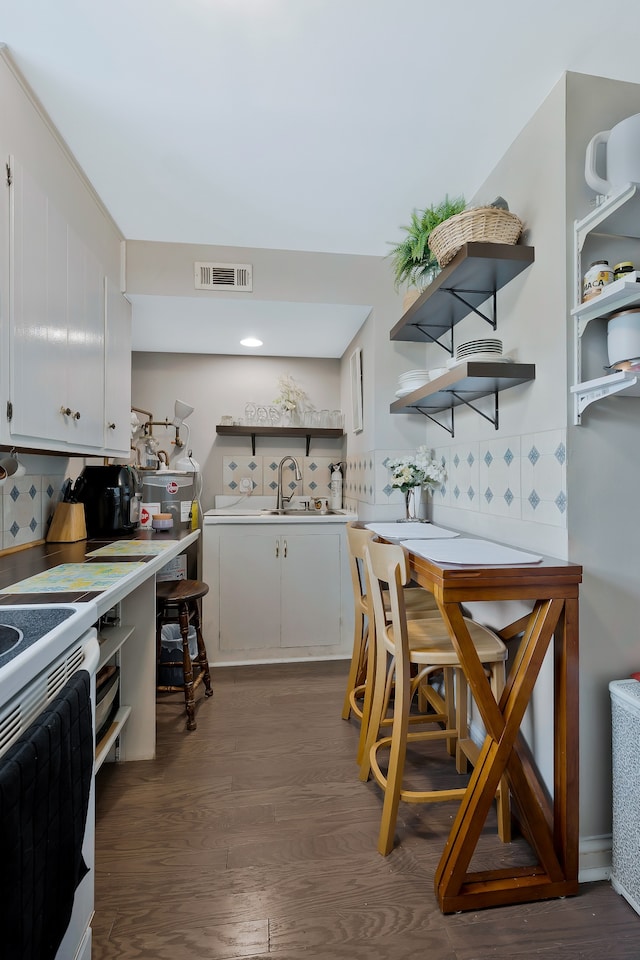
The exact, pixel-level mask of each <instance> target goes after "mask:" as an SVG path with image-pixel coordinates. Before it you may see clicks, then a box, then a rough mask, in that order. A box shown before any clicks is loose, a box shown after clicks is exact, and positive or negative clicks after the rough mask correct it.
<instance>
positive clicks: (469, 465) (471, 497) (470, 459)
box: [447, 441, 480, 510]
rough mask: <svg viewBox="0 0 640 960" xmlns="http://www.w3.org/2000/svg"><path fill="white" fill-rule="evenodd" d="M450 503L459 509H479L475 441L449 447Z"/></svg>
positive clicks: (476, 445) (476, 444) (477, 452)
mask: <svg viewBox="0 0 640 960" xmlns="http://www.w3.org/2000/svg"><path fill="white" fill-rule="evenodd" d="M447 473H448V476H449V480H448V484H449V488H450V490H449V493H450V498H451V499H450V505H451V506H452V507H458V508H459V509H461V510H480V506H479V502H480V501H479V498H480V449H479V444H478V443H477V442H476V441H473V442H466V443H461V444H455V445H454V446H452V447H450V448H449V461H448V464H447Z"/></svg>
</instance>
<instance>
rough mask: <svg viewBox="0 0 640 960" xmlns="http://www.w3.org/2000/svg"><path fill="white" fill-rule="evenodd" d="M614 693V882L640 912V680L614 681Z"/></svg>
mask: <svg viewBox="0 0 640 960" xmlns="http://www.w3.org/2000/svg"><path fill="white" fill-rule="evenodd" d="M609 693H610V695H611V748H612V773H613V829H612V837H613V843H612V857H611V885H612V887H613V889H614V890H615V891H616V892H617V893H620V894H622V896H623V897H624V898H625V900H628V902H629V903H630V904H631V906H632V907H633V909H634V910H635V911H636V913H640V682H638V680H614V681H613V682H612V683H610V684H609Z"/></svg>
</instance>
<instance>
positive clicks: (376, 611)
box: [360, 542, 511, 856]
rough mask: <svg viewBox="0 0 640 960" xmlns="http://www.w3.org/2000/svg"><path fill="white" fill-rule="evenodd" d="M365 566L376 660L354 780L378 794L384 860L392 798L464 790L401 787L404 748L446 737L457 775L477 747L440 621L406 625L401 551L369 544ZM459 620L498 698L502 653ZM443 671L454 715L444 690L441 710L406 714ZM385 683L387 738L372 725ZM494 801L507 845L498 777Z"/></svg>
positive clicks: (461, 680) (435, 798)
mask: <svg viewBox="0 0 640 960" xmlns="http://www.w3.org/2000/svg"><path fill="white" fill-rule="evenodd" d="M366 564H367V586H368V589H369V590H370V593H371V600H372V606H373V616H374V621H375V636H376V639H375V643H376V660H377V663H376V671H375V686H374V691H373V701H372V705H371V712H370V717H369V724H368V729H367V736H366V744H365V749H364V756H363V759H362V763H361V766H360V779H361V780H367V779H368V777H369V774H370V773H371V774H373V777H374V779H375V780H376V782H377V783H378V784H379V786H381V787H382V789H383V791H384V801H383V808H382V819H381V823H380V832H379V835H378V851H379V852H380V853H381V854H382V855H383V856H386V855H387V854H388V853H389V852H390V851H391V849H392V847H393V841H394V832H395V826H396V820H397V815H398V806H399V803H400V801H405V802H408V803H436V802H441V801H447V800H459V799H461V798H462V797H463V796H464V794H465V792H466V788H452V789H445V790H436V789H427V790H406V789H404V788H403V784H402V777H403V772H404V765H405V754H406V749H407V744H408V743H410V742H415V741H419V740H434V739H442V738H444V739H446V740H452V741H453V742H455V743H456V755H457V756H456V759H457V761H458V763H457V769H458V770H459V772H462V770H461V769H460V763H464V764H465V766H466V759H469V760H471V762H472V763H475V762H476V761H477V760H478V757H479V755H480V749H479V748H478V747H477V746H476V745H475V744H474V743H473V741H472V740H471V738H470V735H469V730H468V718H467V711H466V704H467V685H466V680H465V677H464V674H463V672H462V669H461V666H460V660H459V659H458V655H457V653H456V650H455V649H454V647H453V644H452V642H451V638H450V636H449V633H448V629H447V627H446V625H445V623H444V621H443V620H442V618H441V617H431V618H428V619H424V620H410V619H409V618H408V617H407V615H406V610H405V604H404V590H403V587H404V586H405V585H406V583H407V581H408V579H409V565H408V562H407V555H406V551H405V550H404V548H403V547H402V546H396V545H392V544H386V543H374V542H371V543H370V544H369V545H368V546H367V548H366ZM383 584H384V585H385V586H387V587H388V591H389V599H390V605H391V618H390V622H389V619H388V615H387V612H386V610H385V605H384V598H383V589H382V586H383ZM465 622H466V625H467V628H468V630H469V634H470V636H471V641H472V642H473V644H474V646H475V648H476V650H477V652H478V656H479V658H480V661H481V662H482V663H483V664H485V665H487V666H488V667H489V677H488V678H487V683H488V684H490V685H491V690H492V692H493V695H494V697H495V699H496V701H499V700H500V695H501V693H502V690H503V689H504V685H505V661H506V659H507V648H506V647H505V645H504V644H503V643H502V641H501V640H500V639H499V637H497V636H496V635H495V634H494V633H493V632H492V631H491V630H489V629H488V628H487V627H483V626H481V625H480V624H478V623H474V622H472V621H471V620H469V619H468V618H466V617H465ZM389 657H391V664H390V665H389V668H387V660H388V658H389ZM412 665H416V667H417V669H418V673H417V674H416V675H415V676H412V674H411V666H412ZM443 668H444V672H445V683H447V681H448V683H449V685H450V684H451V681H452V680H453V678H454V676H453V675H455V684H456V696H455V710H454V709H452V707H453V704H454V697H453V696H452V695H451V693H449V694H447V696H446V698H445V699H446V704H447V710H446V711H445V712H444V713H443V714H441V715H437V714H436V715H433V714H429V715H425V716H418V717H416V716H410V708H411V701H412V698H413V696H414V694H415V693H416V691H417V690H418V688H419V686H420V683H421V681H422V680H423V678H424V677H426V676H428V675H429V674H430V673H431V672H432V671H434V670H437V669H443ZM391 683H393V685H394V705H393V720H392V725H391V736H388V737H380V728H381V727H382V725H383V723H384V722H385V716H386V711H387V707H388V704H389V691H390V685H391ZM416 724H418V725H422V724H431V725H433V724H435V725H436V729H435V730H429V731H425V732H419V733H418V732H409V728H410V726H411V727H413V728H414V729H415V725H416ZM443 725H444V726H443ZM458 747H459V748H460V750H459V751H458ZM381 748H389V750H390V753H389V762H388V768H387V771H386V773H385V772H383V770H382V768H381V766H380V763H379V760H378V750H380V749H381ZM496 799H497V805H498V810H497V820H498V834H499V836H500V837H501V839H502V840H503V841H505V842H508V841H509V840H510V839H511V816H510V798H509V789H508V785H507V782H506V779H505V778H503V779H502V781H501V784H500V787H499V788H498V792H497V798H496Z"/></svg>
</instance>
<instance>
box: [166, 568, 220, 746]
mask: <svg viewBox="0 0 640 960" xmlns="http://www.w3.org/2000/svg"><path fill="white" fill-rule="evenodd" d="M208 592H209V585H208V584H207V583H203V582H202V581H201V580H166V581H163V582H161V583H158V584H157V587H156V642H157V663H158V666H159V665H160V654H161V649H162V627H163V626H164V625H165V624H167V623H179V624H180V634H181V636H182V659H181V660H177V661H173V662H172V661H164V662H163V663H162V666H163V667H178V666H180V667H182V672H183V677H184V684H183V687H178V686H171V685H160V684H158V685H157V687H156V689H158V690H181V689H183V688H184V702H185V707H186V711H187V730H195V729H196V726H197V724H196V719H195V700H194V691H195V689H196V687H197V686H198V685H199V684H200V682H201V681H202V682H204V687H205V697H210V696H212V695H213V690H212V689H211V676H210V674H209V661H208V659H207V649H206V647H205V645H204V639H203V637H202V630H201V628H200V609H199V605H198V601H199V600H200V599H201V598H202V597H204V596H205V595H206V594H207V593H208ZM191 623H193V626H194V627H195V631H196V639H197V641H198V655H197V657H195V658H193V659H192V657H191V653H190V651H189V625H190V624H191ZM194 666H195V667H197V668H198V670H199V673H198V675H197V677H196V678H195V680H194V678H193V668H194Z"/></svg>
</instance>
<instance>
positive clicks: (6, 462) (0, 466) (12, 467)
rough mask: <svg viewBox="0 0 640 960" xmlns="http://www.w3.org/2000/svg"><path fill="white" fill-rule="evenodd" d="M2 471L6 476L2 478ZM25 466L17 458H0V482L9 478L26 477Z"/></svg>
mask: <svg viewBox="0 0 640 960" xmlns="http://www.w3.org/2000/svg"><path fill="white" fill-rule="evenodd" d="M2 471H4V473H5V476H4V477H3V476H2ZM26 472H27V471H26V470H25V468H24V466H23V465H22V464H21V463H20V461H19V460H18V459H17V457H12V456H10V455H9V456H6V457H0V481H2V480H8V479H9V477H24V475H25V473H26Z"/></svg>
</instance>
